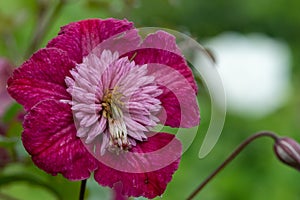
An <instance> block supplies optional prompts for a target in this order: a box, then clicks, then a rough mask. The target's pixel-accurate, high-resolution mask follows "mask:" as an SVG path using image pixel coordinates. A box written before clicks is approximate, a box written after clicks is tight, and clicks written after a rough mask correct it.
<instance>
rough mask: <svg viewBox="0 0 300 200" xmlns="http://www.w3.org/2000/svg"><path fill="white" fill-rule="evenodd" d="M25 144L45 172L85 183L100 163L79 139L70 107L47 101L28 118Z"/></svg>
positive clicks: (24, 136) (28, 115)
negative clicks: (60, 174)
mask: <svg viewBox="0 0 300 200" xmlns="http://www.w3.org/2000/svg"><path fill="white" fill-rule="evenodd" d="M22 141H23V144H24V147H25V149H26V150H27V151H28V152H29V154H30V155H31V156H32V160H33V162H34V163H35V164H36V165H37V166H38V167H39V168H41V169H43V170H44V171H46V172H48V173H50V174H52V175H56V174H57V173H62V175H63V176H65V177H66V178H68V179H70V180H82V179H86V178H88V177H89V176H90V173H91V172H92V171H93V170H95V169H96V168H97V165H96V163H97V160H96V159H95V158H94V157H93V156H92V155H91V154H90V153H89V152H88V151H87V149H86V148H85V147H84V145H83V144H82V142H81V140H80V139H79V138H77V137H76V128H75V125H74V123H73V116H72V112H71V108H70V105H68V104H65V103H61V102H59V101H55V100H45V101H42V102H40V103H39V104H37V105H36V106H34V107H33V108H32V109H31V110H30V112H29V113H28V114H27V115H26V117H25V121H24V131H23V134H22Z"/></svg>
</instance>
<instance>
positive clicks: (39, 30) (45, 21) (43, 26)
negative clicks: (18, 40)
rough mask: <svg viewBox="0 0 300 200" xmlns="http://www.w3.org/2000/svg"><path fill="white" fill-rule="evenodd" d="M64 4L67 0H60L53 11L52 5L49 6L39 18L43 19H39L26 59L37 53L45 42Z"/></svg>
mask: <svg viewBox="0 0 300 200" xmlns="http://www.w3.org/2000/svg"><path fill="white" fill-rule="evenodd" d="M64 3H65V0H59V2H58V3H57V5H55V7H54V8H53V9H51V7H50V5H51V4H49V6H48V8H47V9H46V11H44V12H43V13H41V14H40V16H39V17H41V18H40V19H38V22H37V25H36V30H35V32H34V34H33V38H32V41H31V43H30V44H29V46H28V49H27V51H26V52H25V57H26V58H27V57H28V56H29V55H31V54H32V53H33V52H34V51H36V49H37V48H38V46H39V45H40V43H41V42H42V41H43V39H44V37H45V35H46V33H47V32H48V31H49V29H50V28H51V25H52V24H53V23H54V21H55V20H56V18H57V17H58V15H59V13H60V11H61V10H62V8H63V5H64Z"/></svg>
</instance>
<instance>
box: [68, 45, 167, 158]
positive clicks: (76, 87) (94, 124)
mask: <svg viewBox="0 0 300 200" xmlns="http://www.w3.org/2000/svg"><path fill="white" fill-rule="evenodd" d="M71 75H72V77H66V78H65V81H66V84H67V86H68V89H67V91H68V92H69V93H70V94H71V96H72V101H69V102H68V103H69V104H71V105H72V110H73V115H74V120H75V125H76V128H77V137H80V138H82V139H83V141H84V142H85V143H86V144H94V145H95V146H100V151H101V154H104V153H105V151H106V150H107V149H108V150H109V151H113V152H117V153H118V152H120V151H127V150H129V149H130V148H131V147H132V146H135V145H136V141H145V140H147V133H148V132H149V131H151V130H152V128H153V127H155V126H156V125H157V123H158V122H159V119H158V118H157V117H156V115H157V114H158V113H159V112H160V110H161V102H160V100H159V99H158V98H157V97H158V96H159V95H160V94H161V93H162V90H161V89H159V86H157V85H156V83H155V78H154V77H153V76H151V75H149V73H148V70H147V65H142V66H140V65H136V64H135V63H134V62H133V61H130V60H129V59H128V58H127V57H124V58H119V55H118V53H117V52H115V53H112V52H110V51H108V50H104V51H103V52H102V53H101V55H98V56H97V55H96V54H93V53H90V54H89V55H88V56H86V57H85V58H84V59H83V62H82V63H81V64H78V65H77V66H76V67H75V68H74V69H73V70H71Z"/></svg>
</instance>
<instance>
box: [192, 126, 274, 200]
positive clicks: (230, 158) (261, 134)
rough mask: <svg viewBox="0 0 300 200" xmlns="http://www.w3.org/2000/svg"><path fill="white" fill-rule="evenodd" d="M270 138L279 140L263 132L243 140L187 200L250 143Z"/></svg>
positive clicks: (269, 133) (272, 134) (271, 134)
mask: <svg viewBox="0 0 300 200" xmlns="http://www.w3.org/2000/svg"><path fill="white" fill-rule="evenodd" d="M263 136H266V137H271V138H273V139H274V140H275V141H277V140H278V139H279V137H278V136H277V135H276V134H275V133H272V132H268V131H264V132H259V133H256V134H254V135H252V136H250V137H248V138H247V139H246V140H244V141H243V142H242V143H241V144H240V145H239V146H238V147H237V148H236V149H235V150H234V151H233V152H232V153H231V154H230V155H229V156H228V157H227V158H226V160H224V161H223V163H222V164H221V165H220V166H219V167H218V168H217V169H215V171H214V172H212V173H211V174H210V175H209V176H208V177H207V178H206V179H205V180H204V181H203V182H202V183H201V184H200V185H199V186H198V188H197V189H196V190H195V191H194V192H193V193H192V194H191V195H190V196H189V197H188V198H187V200H191V199H193V198H194V197H195V196H196V195H197V194H198V193H199V192H200V191H201V190H202V189H203V188H204V187H205V186H206V185H207V184H208V183H209V182H210V181H211V180H212V179H213V178H214V177H215V176H216V175H217V174H218V173H219V172H220V171H222V170H223V169H224V168H225V167H226V166H227V164H229V163H230V162H231V161H232V160H233V159H234V158H235V157H236V156H237V155H239V153H240V152H241V151H242V150H243V149H245V147H247V146H248V144H250V143H251V142H252V141H254V140H255V139H257V138H260V137H263Z"/></svg>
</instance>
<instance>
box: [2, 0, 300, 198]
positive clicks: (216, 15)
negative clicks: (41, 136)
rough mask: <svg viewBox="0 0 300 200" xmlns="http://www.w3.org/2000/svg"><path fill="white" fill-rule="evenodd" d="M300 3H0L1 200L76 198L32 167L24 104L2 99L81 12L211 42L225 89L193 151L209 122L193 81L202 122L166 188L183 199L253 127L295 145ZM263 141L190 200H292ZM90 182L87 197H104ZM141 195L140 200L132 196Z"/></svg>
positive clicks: (297, 184) (74, 187)
mask: <svg viewBox="0 0 300 200" xmlns="http://www.w3.org/2000/svg"><path fill="white" fill-rule="evenodd" d="M299 8H300V2H299V1H297V0H285V1H283V0H272V1H271V0H263V1H262V0H244V1H240V0H227V1H223V0H214V1H208V0H151V1H150V0H112V1H110V0H61V1H59V0H10V1H4V0H2V1H0V73H1V74H0V78H1V79H0V135H1V137H0V199H1V200H2V199H3V200H15V199H19V200H40V199H44V200H54V199H77V198H78V192H79V187H80V182H69V181H67V180H66V179H64V178H63V177H62V176H60V175H58V176H55V177H53V176H51V175H48V174H46V173H44V172H43V171H41V170H39V169H38V168H36V167H35V166H34V165H33V164H32V162H31V160H30V157H29V156H28V154H27V153H26V152H25V151H24V149H23V147H22V143H21V140H20V135H21V131H22V126H21V121H22V118H23V116H24V113H23V111H22V108H21V107H20V106H19V105H17V104H16V103H14V101H12V100H10V99H8V97H7V94H6V90H5V82H6V79H7V75H8V74H10V73H11V69H12V68H13V67H14V66H18V65H20V64H21V63H22V62H23V61H24V60H25V59H27V58H28V57H29V56H30V55H31V54H32V52H34V51H35V50H36V49H37V48H41V47H44V46H45V45H46V43H47V41H49V39H51V38H53V37H54V36H55V35H56V34H57V33H58V31H59V27H61V26H63V25H65V24H67V23H70V22H72V21H77V20H82V19H86V18H108V17H115V18H127V19H128V20H130V21H133V22H134V23H135V26H136V27H164V28H169V29H174V30H177V31H180V32H182V33H185V34H187V35H189V36H191V37H192V38H194V39H196V40H197V41H198V42H199V43H200V44H202V45H203V46H204V47H206V48H208V49H209V50H210V52H212V54H213V55H214V57H215V60H216V66H215V67H217V68H218V70H219V72H220V75H221V77H222V78H223V81H224V88H225V91H226V92H227V100H228V111H227V116H226V123H225V125H224V129H223V132H222V134H221V137H220V139H219V141H218V143H217V145H216V146H215V148H214V149H213V151H212V152H211V153H210V154H209V155H208V156H206V157H205V158H204V159H199V158H198V152H199V149H200V147H201V144H202V141H203V138H204V136H205V133H206V131H207V128H208V125H209V123H210V114H211V113H210V112H211V111H210V110H211V99H210V96H209V93H208V91H207V89H206V88H207V87H206V86H205V84H204V83H203V82H202V81H201V77H200V78H199V79H198V85H199V95H198V96H199V104H200V109H201V117H202V121H201V125H200V127H199V131H198V134H197V137H196V138H195V140H194V142H193V144H192V146H191V147H190V148H189V149H188V151H187V152H185V154H184V155H183V158H182V161H181V164H180V167H179V170H178V171H177V172H176V173H175V175H174V178H173V180H172V181H171V183H170V184H169V185H168V187H167V190H166V192H165V193H164V194H163V196H162V197H159V198H157V199H164V200H165V199H166V200H174V199H185V198H186V197H187V196H188V195H189V194H190V193H191V192H192V191H193V190H194V189H195V188H196V187H197V185H199V184H200V182H201V181H202V180H203V179H204V178H205V177H206V176H208V174H209V173H210V172H211V171H212V170H213V169H214V168H216V167H217V166H218V164H220V163H221V162H222V161H223V160H224V159H225V158H226V156H227V155H228V154H229V153H230V152H231V151H232V150H233V149H234V148H235V147H236V146H237V145H238V144H239V143H240V142H241V141H243V140H244V139H245V138H247V137H248V136H250V135H251V134H253V133H255V132H258V131H260V130H272V131H274V132H277V133H278V134H279V135H286V136H289V137H293V138H295V139H296V140H298V141H300V114H299V111H300V94H299V92H298V91H299V89H300V70H299V65H300V56H299V54H300V40H299V36H300V14H299ZM272 145H273V143H272V141H271V140H270V139H267V138H261V139H259V140H257V141H255V142H254V143H252V144H251V145H250V146H249V147H248V148H247V149H246V150H245V151H243V153H242V154H241V155H239V156H238V158H237V159H236V160H234V161H233V162H232V163H231V164H230V165H229V166H228V167H227V168H226V169H225V170H224V171H222V173H220V174H219V175H218V176H217V177H216V178H215V179H214V180H213V181H212V182H211V183H210V184H209V185H208V186H207V187H206V188H204V189H203V191H202V192H201V193H199V195H198V196H197V197H196V198H195V199H202V200H282V199H285V200H298V199H300V174H299V172H297V171H296V170H294V169H291V168H289V167H287V166H285V165H283V164H281V163H280V162H278V160H277V159H276V157H275V156H274V153H273V147H272ZM110 196H111V191H110V189H108V188H102V187H100V186H98V185H97V184H96V183H95V182H94V180H93V179H92V178H91V179H90V180H89V181H88V187H87V194H86V197H87V199H89V200H94V199H95V200H96V199H110ZM138 199H143V198H138Z"/></svg>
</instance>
